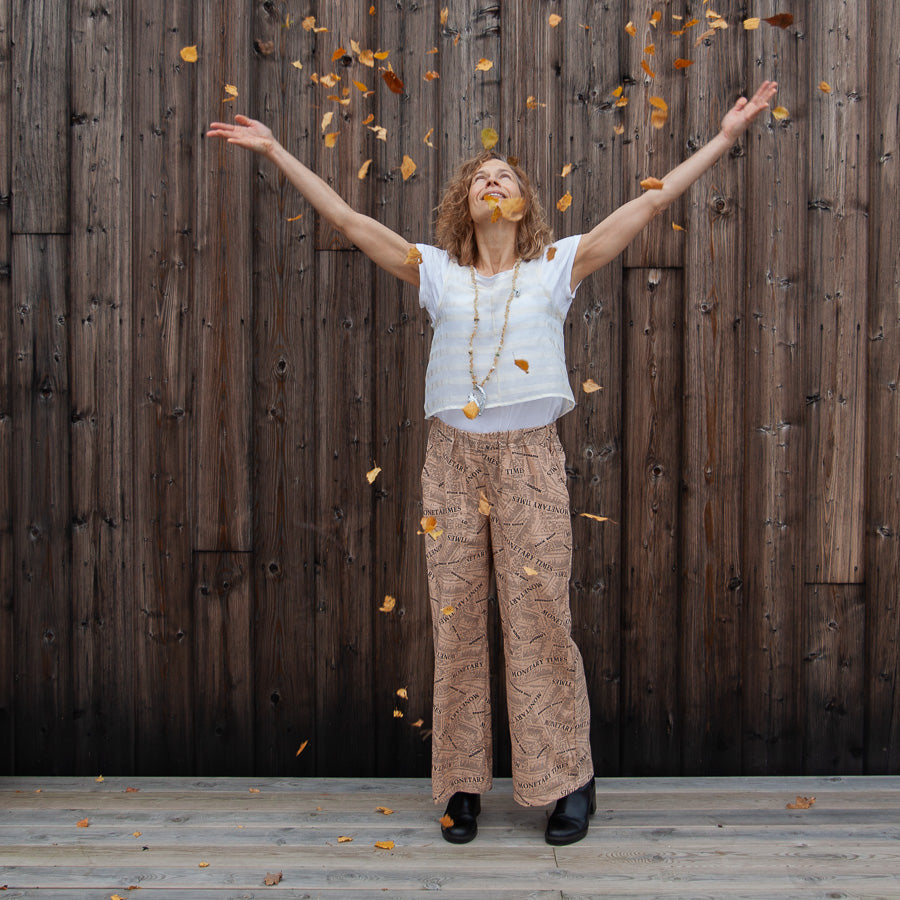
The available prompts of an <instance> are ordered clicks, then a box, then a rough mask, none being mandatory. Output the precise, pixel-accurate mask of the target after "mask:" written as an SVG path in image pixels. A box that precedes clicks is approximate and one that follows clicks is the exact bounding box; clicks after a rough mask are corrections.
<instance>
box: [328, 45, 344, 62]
mask: <svg viewBox="0 0 900 900" xmlns="http://www.w3.org/2000/svg"><path fill="white" fill-rule="evenodd" d="M346 52H347V51H346V50H344V48H343V47H338V48H337V50H335V51H334V53H332V54H331V61H332V62H337V61H338V60H339V59H340V58H341V57H342V56H343V55H344V54H345V53H346Z"/></svg>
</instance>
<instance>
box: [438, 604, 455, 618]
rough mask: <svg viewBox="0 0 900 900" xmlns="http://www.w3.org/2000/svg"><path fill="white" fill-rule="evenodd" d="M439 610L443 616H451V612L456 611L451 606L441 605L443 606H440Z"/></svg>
mask: <svg viewBox="0 0 900 900" xmlns="http://www.w3.org/2000/svg"><path fill="white" fill-rule="evenodd" d="M441 612H442V613H443V614H444V615H445V616H452V615H453V613H455V612H456V610H455V609H454V608H453V607H452V606H443V607H441Z"/></svg>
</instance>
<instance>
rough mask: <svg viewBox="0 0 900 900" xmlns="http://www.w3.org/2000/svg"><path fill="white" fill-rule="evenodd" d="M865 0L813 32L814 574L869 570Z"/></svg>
mask: <svg viewBox="0 0 900 900" xmlns="http://www.w3.org/2000/svg"><path fill="white" fill-rule="evenodd" d="M868 29H869V21H868V16H867V7H866V4H858V3H855V2H852V0H833V2H832V3H829V4H828V5H827V6H825V7H819V6H818V5H817V6H816V14H815V15H812V16H810V18H809V25H808V27H807V36H806V39H807V40H808V41H809V44H810V53H811V56H812V58H813V59H815V60H817V61H818V60H821V61H823V62H825V61H827V62H828V63H829V65H828V67H823V77H825V80H827V81H828V82H829V83H830V84H832V86H833V90H832V93H831V94H823V93H822V92H821V91H820V90H819V88H818V87H817V85H818V81H816V80H815V79H813V78H807V79H806V81H807V84H806V89H807V93H808V97H809V101H808V102H809V136H810V137H809V140H810V153H811V155H812V164H811V165H810V168H809V183H808V188H809V194H808V197H807V203H808V207H809V214H808V222H809V225H808V232H807V234H808V249H807V252H808V255H809V258H810V259H811V260H813V262H812V264H811V265H810V268H809V274H810V279H809V293H808V295H807V302H806V303H805V304H804V310H805V313H806V315H805V316H804V322H803V330H804V334H805V335H806V340H805V343H806V351H807V352H806V360H807V367H806V378H805V381H806V397H807V403H808V416H809V446H808V460H807V467H808V471H809V481H808V488H807V498H808V500H807V513H806V547H805V550H804V555H803V560H804V566H805V569H806V572H805V577H806V581H807V582H817V583H828V582H835V583H851V582H853V583H858V582H862V580H863V578H864V569H863V559H864V553H865V547H864V529H865V522H864V499H865V471H864V466H865V459H866V454H865V446H866V445H865V441H866V433H865V424H866V391H865V384H866V346H865V335H866V330H865V329H866V293H867V282H866V279H867V275H868V266H867V263H866V254H867V252H868V241H867V227H866V214H867V210H866V206H867V203H868V199H869V197H868V172H867V167H866V156H865V149H866V147H868V145H869V138H868V128H869V126H868V121H867V113H868V106H867V104H866V103H864V102H862V98H864V97H865V96H866V90H867V88H866V56H867V48H868V40H867V35H868Z"/></svg>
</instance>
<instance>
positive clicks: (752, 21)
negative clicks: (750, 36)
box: [744, 16, 761, 31]
mask: <svg viewBox="0 0 900 900" xmlns="http://www.w3.org/2000/svg"><path fill="white" fill-rule="evenodd" d="M760 21H761V19H760V18H759V16H751V17H750V18H749V19H744V31H756V29H757V28H759V23H760Z"/></svg>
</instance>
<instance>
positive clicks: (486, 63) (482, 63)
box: [475, 56, 494, 72]
mask: <svg viewBox="0 0 900 900" xmlns="http://www.w3.org/2000/svg"><path fill="white" fill-rule="evenodd" d="M493 68H494V64H493V63H492V62H491V61H490V60H489V59H485V58H484V57H483V56H482V57H481V59H479V60H478V62H477V63H476V64H475V71H476V72H487V71H489V70H490V69H493Z"/></svg>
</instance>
